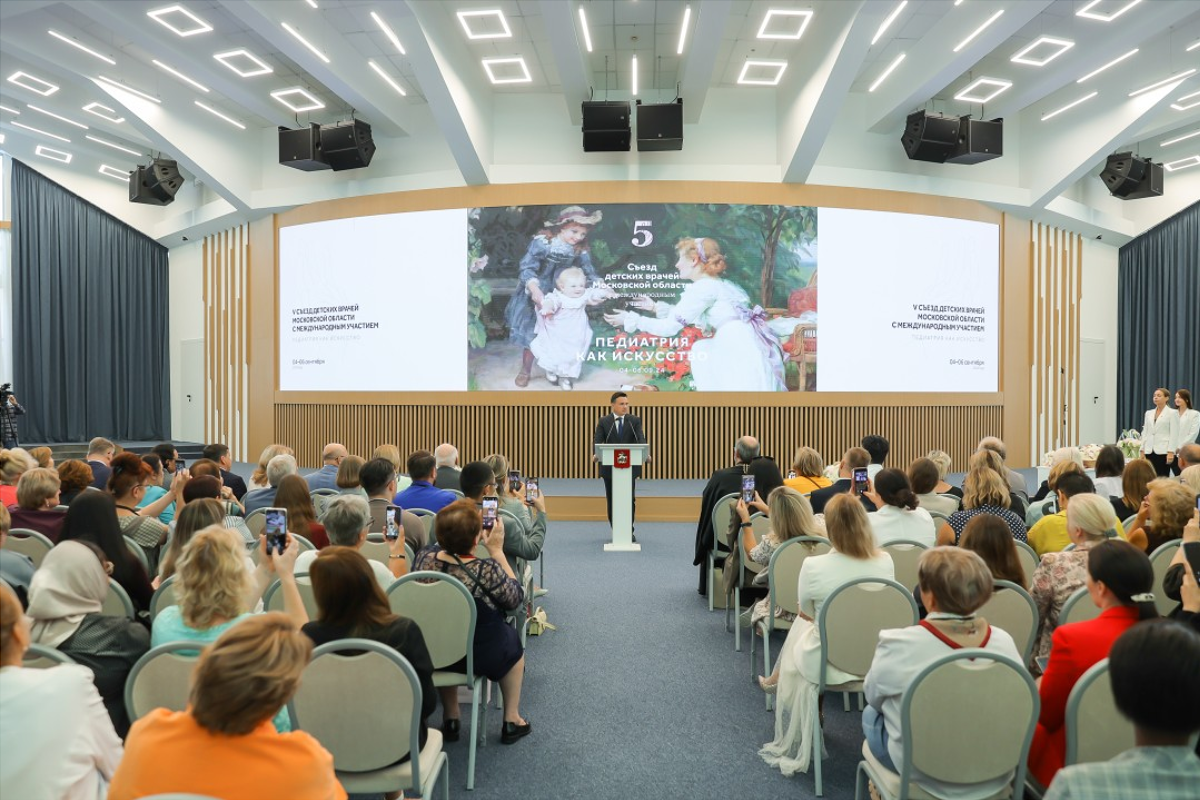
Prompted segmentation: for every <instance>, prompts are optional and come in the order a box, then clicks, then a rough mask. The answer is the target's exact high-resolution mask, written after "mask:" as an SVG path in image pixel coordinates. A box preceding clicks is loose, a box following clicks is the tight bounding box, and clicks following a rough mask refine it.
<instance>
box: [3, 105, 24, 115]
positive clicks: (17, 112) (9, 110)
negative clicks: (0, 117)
mask: <svg viewBox="0 0 1200 800" xmlns="http://www.w3.org/2000/svg"><path fill="white" fill-rule="evenodd" d="M0 111H7V112H8V113H10V114H16V115H17V116H20V115H21V112H20V111H17V110H16V109H15V108H9V107H8V106H0Z"/></svg>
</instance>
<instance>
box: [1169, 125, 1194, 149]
mask: <svg viewBox="0 0 1200 800" xmlns="http://www.w3.org/2000/svg"><path fill="white" fill-rule="evenodd" d="M1196 136H1200V128H1197V129H1196V130H1194V131H1192V132H1191V133H1185V134H1184V135H1183V136H1176V137H1175V138H1174V139H1167V140H1166V141H1165V142H1163V143H1162V144H1160V145H1159V147H1170V146H1171V145H1173V144H1179V143H1180V142H1186V141H1187V140H1188V139H1191V138H1193V137H1196Z"/></svg>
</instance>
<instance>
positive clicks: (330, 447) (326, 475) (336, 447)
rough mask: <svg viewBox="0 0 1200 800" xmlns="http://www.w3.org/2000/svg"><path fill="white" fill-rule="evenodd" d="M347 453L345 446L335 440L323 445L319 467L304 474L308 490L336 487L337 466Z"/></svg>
mask: <svg viewBox="0 0 1200 800" xmlns="http://www.w3.org/2000/svg"><path fill="white" fill-rule="evenodd" d="M348 455H349V453H347V452H346V448H345V447H343V446H342V445H340V444H338V443H337V442H330V443H329V444H327V445H325V449H324V450H322V451H321V468H320V469H319V470H317V471H316V472H312V473H309V474H308V475H305V476H304V480H305V481H307V482H308V490H309V491H310V492H311V491H312V490H313V489H337V488H338V485H337V474H338V468H339V467H340V466H341V465H342V461H344V460H345V459H346V456H348Z"/></svg>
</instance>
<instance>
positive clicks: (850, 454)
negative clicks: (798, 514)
mask: <svg viewBox="0 0 1200 800" xmlns="http://www.w3.org/2000/svg"><path fill="white" fill-rule="evenodd" d="M870 463H871V454H870V453H868V452H867V451H866V450H865V449H863V448H861V447H851V448H850V449H849V450H847V451H846V454H845V455H844V456H842V463H841V464H839V465H838V479H837V481H835V482H834V483H833V484H832V485H831V486H826V487H825V488H824V489H817V490H816V491H815V492H813V493H812V494H810V495H809V496H808V502H810V503H812V510H813V513H814V514H823V513H825V504H826V503H828V502H829V498H831V497H833V496H834V495H835V494H845V493H846V492H848V491H850V489H851V487H852V486H853V481H851V478H853V477H854V470H855V469H862V468H864V467H866V466H868V465H869V464H870ZM861 500H862V504H863V508H865V509H866V510H867V511H868V512H871V511H874V510H875V504H874V503H872V502H871V501H870V500H868V499H867V498H865V497H863V498H861Z"/></svg>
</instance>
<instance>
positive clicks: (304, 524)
mask: <svg viewBox="0 0 1200 800" xmlns="http://www.w3.org/2000/svg"><path fill="white" fill-rule="evenodd" d="M274 505H275V507H276V508H286V509H287V524H288V530H289V531H291V532H292V533H294V534H296V535H297V536H303V537H304V538H305V539H308V540H309V541H310V542H312V543H313V546H315V547H316V548H317V549H318V550H321V549H323V548H325V547H328V546H329V536H328V535H327V534H326V533H325V526H324V525H322V524H321V523H319V522H317V510H316V509H315V508H314V507H313V501H312V495H310V494H309V493H308V484H307V483H305V482H304V479H303V478H301V477H300V476H299V475H285V476H284V477H283V480H281V481H280V482H279V490H278V492H276V494H275V502H274Z"/></svg>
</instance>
